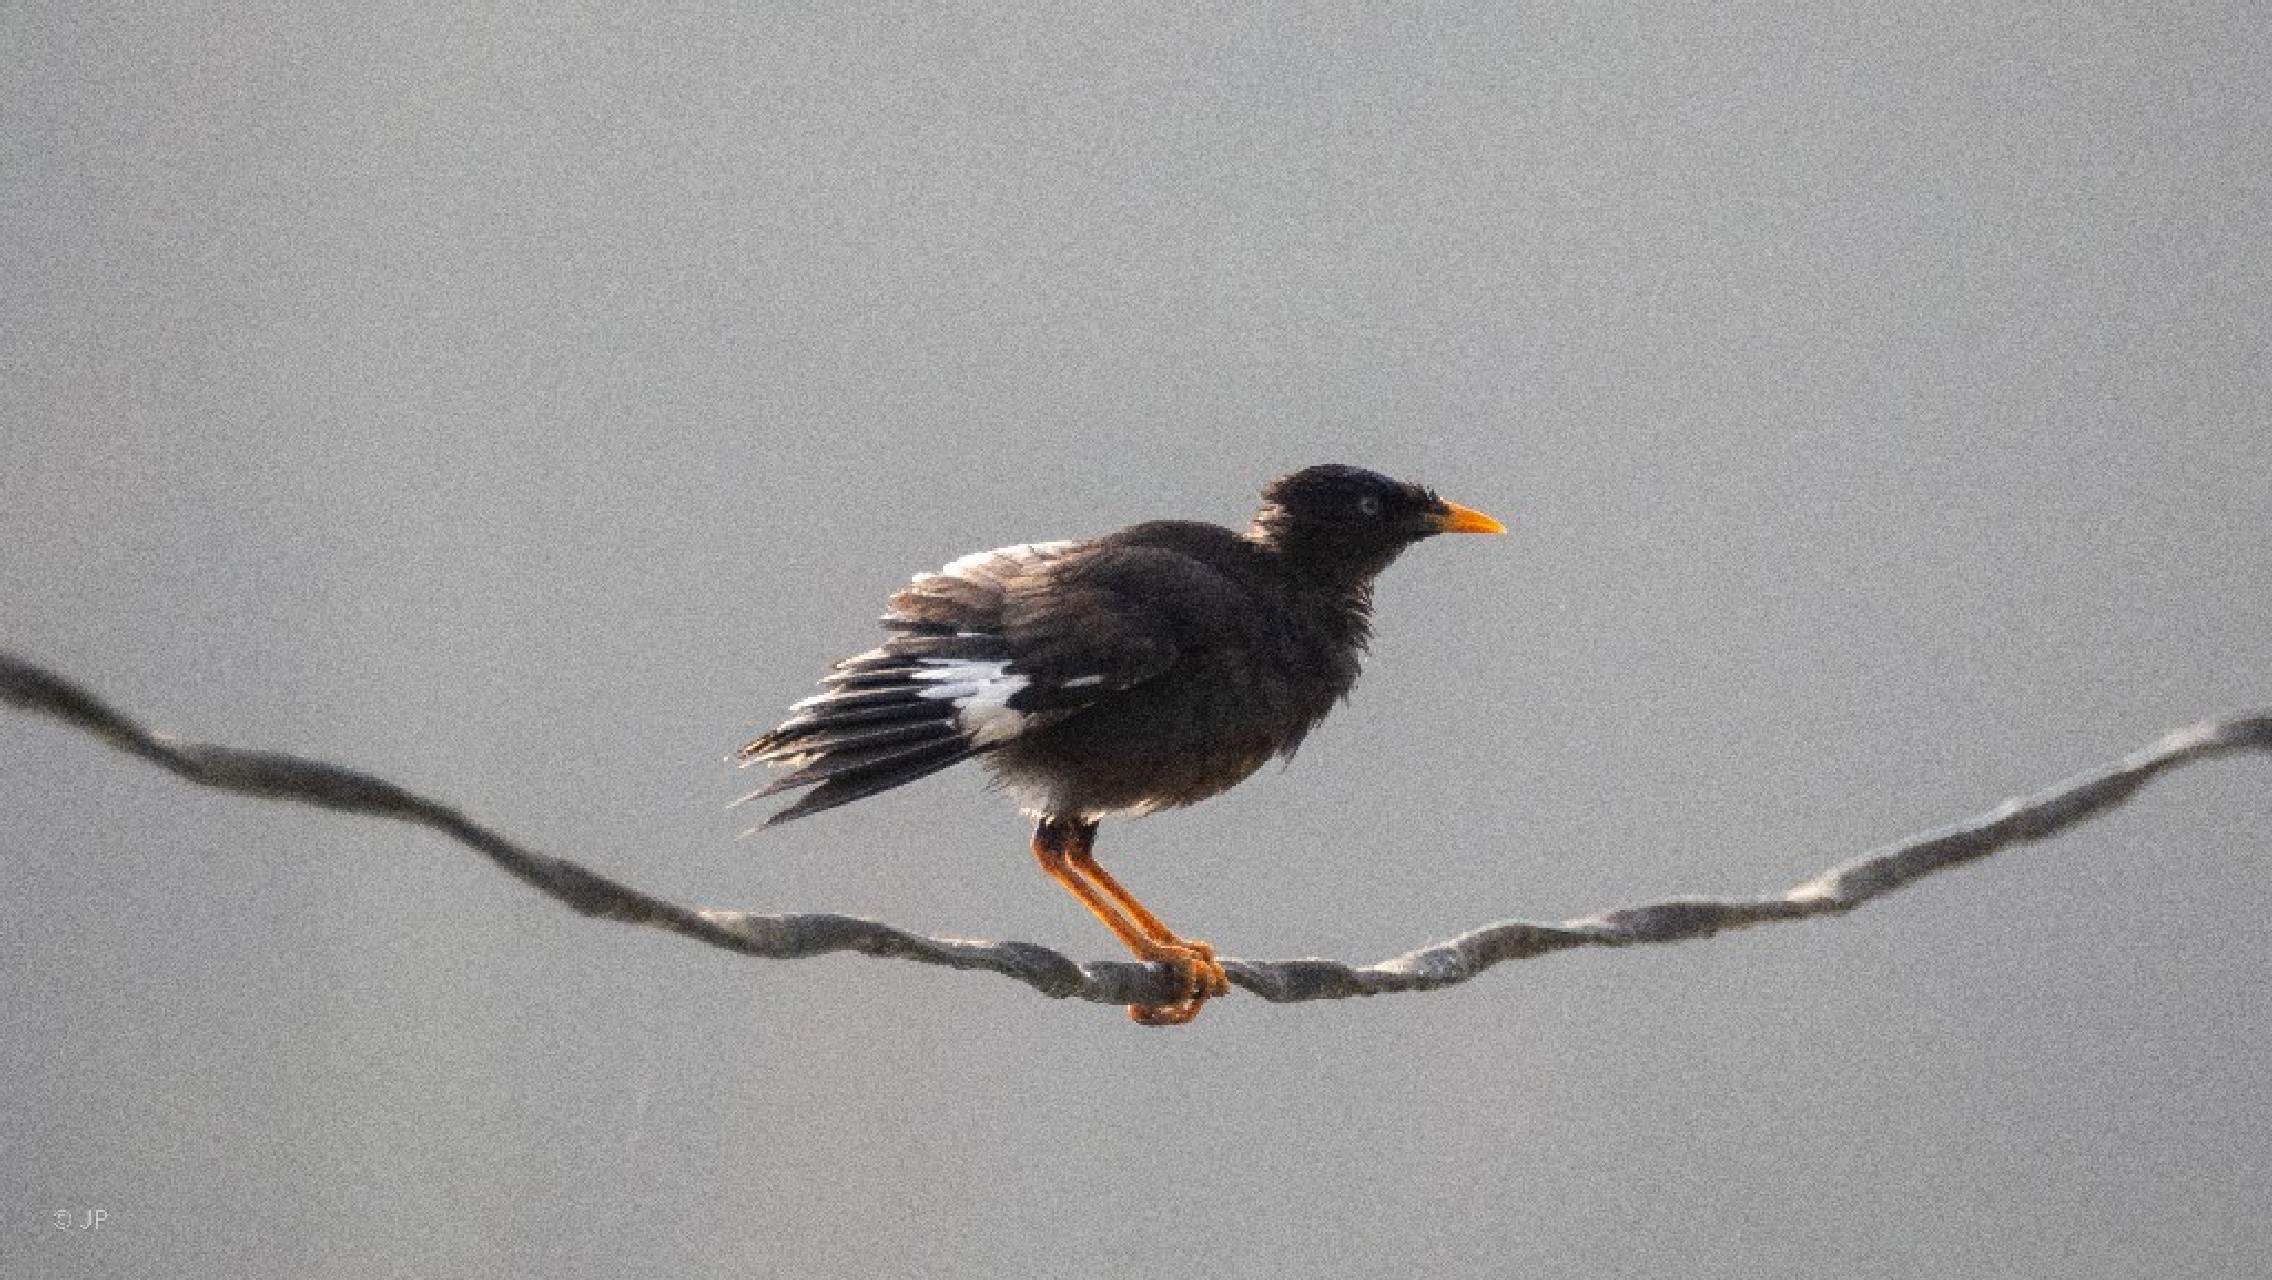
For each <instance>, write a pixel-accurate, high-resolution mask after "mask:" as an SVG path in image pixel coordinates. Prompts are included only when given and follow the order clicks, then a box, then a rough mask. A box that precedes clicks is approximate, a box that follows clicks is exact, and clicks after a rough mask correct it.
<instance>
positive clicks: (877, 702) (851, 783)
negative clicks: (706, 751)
mask: <svg viewBox="0 0 2272 1280" xmlns="http://www.w3.org/2000/svg"><path fill="white" fill-rule="evenodd" d="M1008 660H1009V655H1008V653H1007V652H1006V651H1005V650H1004V648H1003V644H1002V640H1001V637H999V636H991V635H981V634H975V633H971V632H946V631H944V629H943V628H939V629H934V628H927V627H919V628H913V629H910V630H909V631H908V632H907V633H905V634H902V635H898V636H894V637H893V638H892V639H891V641H890V642H889V643H887V644H885V645H883V646H882V647H881V648H876V649H870V650H869V651H868V652H866V653H863V654H860V655H858V656H857V657H852V658H846V659H845V660H843V661H842V662H839V663H837V664H836V669H835V670H834V671H833V672H831V673H830V674H829V676H828V678H827V679H825V680H824V681H822V684H823V685H824V686H825V687H824V688H823V690H822V691H821V692H820V693H817V694H815V695H813V696H812V697H810V698H807V699H805V700H804V701H802V702H799V703H797V704H796V705H795V706H793V707H791V708H790V711H791V713H792V714H791V715H790V717H789V719H787V720H785V721H783V722H782V723H781V724H780V725H779V726H778V727H777V728H775V729H773V730H772V731H771V732H769V733H767V734H765V735H764V736H762V737H760V738H758V739H756V740H755V741H753V742H751V743H750V744H749V745H748V746H745V747H743V748H742V749H741V751H740V752H738V753H737V755H736V758H737V759H738V760H739V761H740V762H741V763H742V764H744V765H748V764H767V765H772V766H775V767H777V768H786V769H789V770H791V772H789V773H787V774H784V775H783V776H781V777H779V778H776V779H774V780H773V781H772V782H770V783H767V784H766V785H765V786H762V787H759V788H758V789H757V790H755V791H752V792H750V793H749V794H748V795H745V796H743V797H742V798H741V799H740V800H737V801H735V802H734V803H735V804H743V803H747V802H749V801H752V800H761V799H764V798H766V797H768V796H774V795H779V794H780V793H782V792H784V791H794V790H797V789H799V788H801V787H810V788H812V790H811V791H810V792H808V793H807V794H806V795H804V796H802V797H800V798H799V799H798V800H797V802H796V803H795V804H792V805H790V806H789V807H788V808H786V809H783V810H781V811H780V812H779V813H776V814H774V815H773V816H772V817H770V818H767V819H766V820H765V823H764V825H766V826H769V827H770V826H773V825H774V824H776V823H781V822H787V821H789V820H790V819H792V818H802V817H805V816H807V815H808V814H815V813H819V812H821V811H822V810H824V809H833V808H835V807H836V806H838V805H840V804H849V803H851V802H852V801H854V800H859V799H862V798H865V797H867V796H872V795H874V794H876V793H877V792H879V791H889V790H890V789H891V788H893V787H897V786H903V785H905V784H907V783H910V782H913V781H915V780H916V779H917V778H922V777H926V776H928V775H930V774H934V773H937V772H938V771H939V770H941V769H944V768H946V767H948V766H949V765H953V764H956V763H959V762H960V761H963V760H967V759H969V758H970V757H972V756H974V755H977V754H978V753H979V752H981V751H983V750H985V749H986V746H987V745H988V744H987V743H986V742H984V741H982V740H981V737H982V735H980V734H975V733H973V731H972V721H971V717H969V716H968V715H965V714H964V713H963V707H964V706H965V705H966V704H967V703H968V702H969V701H970V699H969V697H968V693H967V691H968V689H969V688H970V687H971V686H972V684H973V683H974V682H978V683H983V682H984V681H985V680H986V679H987V678H989V677H994V678H999V677H1000V675H1001V672H1002V671H1003V669H1004V668H1005V667H1006V666H1007V665H1008Z"/></svg>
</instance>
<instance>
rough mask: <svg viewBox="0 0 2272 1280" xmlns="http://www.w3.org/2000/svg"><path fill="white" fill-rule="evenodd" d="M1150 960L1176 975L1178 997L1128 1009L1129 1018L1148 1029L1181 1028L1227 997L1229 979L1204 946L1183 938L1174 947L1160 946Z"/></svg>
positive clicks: (1213, 954) (1229, 987)
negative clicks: (1214, 1001) (1212, 1002)
mask: <svg viewBox="0 0 2272 1280" xmlns="http://www.w3.org/2000/svg"><path fill="white" fill-rule="evenodd" d="M1151 958H1152V959H1154V960H1157V961H1159V962H1160V963H1162V964H1165V965H1167V966H1168V967H1169V968H1170V969H1172V970H1174V971H1175V976H1176V986H1177V990H1178V995H1177V996H1176V998H1175V1000H1174V1001H1173V1002H1171V1003H1169V1004H1132V1005H1130V1006H1128V1016H1129V1017H1130V1018H1132V1019H1134V1020H1135V1021H1137V1022H1139V1023H1142V1024H1143V1025H1145V1026H1147V1027H1180V1026H1182V1025H1183V1024H1184V1023H1187V1022H1189V1021H1191V1020H1192V1019H1193V1018H1196V1017H1198V1016H1199V1010H1200V1007H1201V1006H1203V1005H1205V1004H1206V1003H1207V1002H1208V1001H1209V1000H1211V999H1213V998H1215V997H1216V996H1223V995H1229V994H1230V991H1231V978H1230V975H1229V974H1228V973H1225V972H1224V971H1223V964H1222V961H1220V960H1217V959H1216V958H1215V948H1213V947H1211V946H1209V945H1207V944H1206V943H1204V942H1196V941H1193V940H1191V939H1188V938H1185V939H1179V940H1178V942H1177V943H1176V944H1174V945H1170V944H1166V943H1162V944H1159V949H1158V952H1157V954H1155V955H1154V956H1152V957H1151Z"/></svg>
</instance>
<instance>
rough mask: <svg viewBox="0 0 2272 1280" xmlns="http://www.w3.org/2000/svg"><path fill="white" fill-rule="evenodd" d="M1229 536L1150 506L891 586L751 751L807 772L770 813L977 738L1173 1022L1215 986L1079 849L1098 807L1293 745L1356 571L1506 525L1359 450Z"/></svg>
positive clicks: (1196, 950) (1201, 961) (1153, 1016)
mask: <svg viewBox="0 0 2272 1280" xmlns="http://www.w3.org/2000/svg"><path fill="white" fill-rule="evenodd" d="M1262 497H1263V506H1262V510H1261V511H1260V513H1259V514H1257V515H1256V516H1255V518H1254V522H1253V523H1252V524H1251V525H1249V526H1247V528H1246V530H1245V531H1244V532H1233V531H1232V530H1229V529H1225V528H1223V527H1221V526H1219V525H1212V524H1200V523H1196V522H1191V521H1180V520H1162V521H1154V522H1150V523H1146V524H1139V525H1135V526H1132V527H1130V528H1127V529H1122V530H1121V531H1119V532H1118V533H1110V534H1106V535H1105V536H1103V537H1101V538H1092V539H1090V540H1088V541H1085V542H1037V543H1030V544H1027V545H1023V546H1015V547H1004V548H1002V549H1001V550H998V551H983V552H979V553H977V554H975V555H968V556H964V557H963V558H961V559H960V560H956V561H954V562H953V563H951V564H949V565H947V566H946V567H945V568H943V569H940V570H938V571H937V572H935V573H925V574H919V575H917V576H916V578H915V579H914V581H912V582H910V583H909V584H908V585H907V586H905V587H902V588H900V590H899V591H898V592H897V593H896V594H894V595H893V596H892V597H891V601H890V612H888V613H886V614H885V615H884V617H883V625H884V628H885V629H886V630H887V631H889V632H890V633H891V636H890V638H889V639H888V640H886V641H885V642H884V643H883V644H882V645H880V646H879V647H877V648H874V649H870V650H868V651H867V652H866V653H863V654H859V655H858V656H856V657H851V658H846V659H844V660H843V661H841V662H839V663H837V664H836V667H835V669H834V671H833V672H832V673H831V674H829V675H828V676H827V678H826V679H824V680H823V681H822V684H823V686H824V687H823V690H822V692H820V693H818V694H816V695H814V696H812V697H810V698H807V699H805V700H804V701H802V702H799V703H797V704H796V705H795V706H793V707H791V708H790V711H791V713H792V714H791V715H790V717H789V719H787V720H785V721H783V722H782V723H781V725H780V726H779V727H778V728H776V729H774V730H772V731H771V732H770V733H767V734H765V735H764V736H763V737H760V738H758V739H757V740H756V741H754V742H752V743H750V744H749V745H748V746H746V747H743V748H742V750H741V753H740V759H741V761H742V763H743V764H745V765H746V764H750V763H764V764H768V765H775V766H780V767H785V768H788V769H790V770H791V772H790V773H788V774H786V775H784V776H782V777H780V778H778V779H776V780H775V781H774V782H772V783H771V784H770V785H768V786H765V787H763V788H760V789H759V790H757V791H754V792H751V793H750V794H749V795H747V796H744V797H743V799H744V800H754V799H758V798H760V797H763V796H770V795H774V794H777V793H779V792H783V791H793V790H798V789H801V788H809V790H806V792H805V794H804V795H803V796H802V797H800V798H799V799H798V800H797V802H796V803H794V804H792V805H790V806H789V807H787V808H785V809H783V810H781V811H780V812H779V813H776V814H774V815H773V817H772V818H771V819H770V820H768V821H767V823H766V824H765V825H767V826H771V825H773V824H774V823H780V822H787V821H788V820H790V819H792V818H802V817H805V816H807V815H809V814H814V813H819V812H820V811H822V810H823V809H832V808H835V807H836V806H837V805H840V804H846V803H849V802H851V801H854V800H859V799H863V798H865V797H867V796H872V795H874V794H876V793H877V792H879V791H885V790H888V789H890V788H892V787H897V786H900V785H902V784H904V783H909V782H913V781H914V780H916V779H917V778H921V777H923V776H925V775H927V774H931V773H936V772H937V771H939V770H941V769H944V768H946V767H947V766H949V765H952V764H955V763H957V762H959V761H962V760H966V759H969V758H971V757H973V756H975V757H977V758H979V759H980V760H982V761H983V762H984V763H985V764H986V766H987V767H988V768H989V769H990V770H991V771H992V772H993V774H994V777H995V778H996V779H997V780H998V781H999V782H1000V783H1001V784H1002V785H1003V786H1005V787H1006V788H1007V789H1008V790H1009V791H1010V792H1011V793H1012V794H1013V795H1015V796H1016V797H1017V798H1018V799H1019V800H1020V801H1021V802H1022V803H1023V805H1024V806H1025V808H1026V810H1027V812H1028V813H1030V814H1031V815H1032V816H1033V817H1034V818H1035V819H1036V825H1035V827H1034V834H1033V852H1034V856H1035V857H1036V858H1038V859H1040V861H1041V866H1042V869H1043V870H1044V871H1046V872H1048V873H1049V875H1050V877H1051V878H1052V879H1054V880H1056V881H1057V883H1058V884H1060V885H1063V886H1064V887H1065V888H1066V889H1067V890H1068V891H1069V892H1071V893H1072V895H1073V896H1074V897H1075V898H1077V899H1079V900H1080V902H1081V905H1083V906H1085V907H1087V908H1088V909H1089V910H1090V911H1092V912H1094V913H1095V914H1096V917H1097V918H1098V919H1099V920H1102V921H1103V922H1104V923H1105V925H1106V927H1107V928H1110V929H1111V930H1112V931H1113V933H1114V934H1115V935H1117V936H1118V937H1119V939H1120V940H1121V942H1123V943H1125V944H1126V945H1127V947H1128V949H1129V950H1130V951H1133V952H1135V953H1136V955H1137V956H1138V957H1140V958H1142V959H1144V960H1147V961H1160V962H1163V963H1165V964H1167V965H1168V966H1169V967H1170V968H1172V969H1173V970H1174V971H1175V973H1176V976H1177V978H1178V996H1177V998H1176V999H1175V1000H1174V1001H1172V1002H1171V1003H1168V1004H1164V1005H1135V1006H1132V1007H1131V1008H1130V1009H1129V1014H1130V1016H1131V1017H1133V1018H1135V1019H1136V1020H1137V1021H1138V1022H1143V1023H1148V1024H1153V1025H1173V1024H1177V1023H1184V1022H1189V1021H1190V1020H1191V1019H1192V1018H1194V1017H1196V1016H1198V1013H1199V1010H1200V1007H1201V1005H1203V1004H1204V1003H1205V1002H1206V1001H1207V999H1208V998H1209V997H1211V996H1219V995H1222V994H1224V993H1225V992H1226V991H1228V990H1229V989H1230V984H1229V980H1228V979H1227V978H1226V977H1225V975H1224V972H1223V966H1222V965H1221V964H1220V963H1219V962H1218V961H1217V960H1216V959H1215V953H1214V949H1213V948H1211V947H1210V946H1208V945H1207V944H1206V943H1204V942H1199V941H1195V940H1192V939H1187V938H1180V937H1177V936H1176V934H1175V933H1174V932H1173V931H1172V930H1170V929H1169V928H1168V927H1167V926H1166V925H1165V924H1163V923H1161V922H1160V919H1159V917H1158V916H1155V915H1153V914H1152V913H1151V912H1150V911H1148V910H1146V909H1145V908H1144V906H1143V904H1142V903H1139V902H1138V901H1137V900H1136V899H1135V897H1134V896H1133V895H1131V894H1130V893H1129V892H1128V891H1127V890H1126V889H1123V888H1121V887H1120V884H1119V882H1117V881H1115V880H1114V879H1113V878H1112V877H1111V876H1110V875H1107V874H1106V873H1105V870H1104V868H1103V867H1100V866H1098V865H1097V862H1096V856H1095V853H1094V844H1095V840H1096V832H1097V822H1098V819H1100V818H1102V817H1104V816H1105V815H1107V814H1115V813H1138V814H1140V813H1149V812H1152V811H1154V810H1158V809H1166V808H1172V807H1174V806H1177V805H1186V804H1191V803H1193V802H1195V801H1199V800H1204V799H1206V798H1207V797H1209V796H1212V795H1215V794H1216V793H1218V792H1220V791H1223V790H1225V789H1227V788H1229V787H1231V786H1234V785H1236V784H1237V783H1239V782H1240V781H1242V780H1243V779H1245V778H1246V777H1247V776H1248V775H1249V774H1252V773H1253V772H1254V771H1255V770H1257V769H1259V768H1261V767H1262V765H1263V763H1264V762H1265V761H1267V760H1269V759H1270V758H1271V757H1272V756H1283V755H1291V754H1292V753H1293V750H1294V748H1295V747H1296V746H1297V745H1299V744H1300V743H1301V741H1302V737H1303V735H1305V734H1307V733H1308V732H1309V731H1310V729H1311V727H1312V726H1314V725H1316V724H1317V722H1318V721H1319V720H1321V719H1323V718H1324V716H1325V714H1326V712H1328V711H1330V710H1332V709H1333V704H1334V703H1335V702H1337V701H1339V700H1340V699H1341V698H1343V697H1344V696H1346V695H1347V694H1348V692H1349V689H1350V686H1351V685H1352V684H1354V683H1355V682H1356V679H1357V669H1358V660H1359V658H1360V657H1361V656H1362V654H1363V653H1364V649H1365V642H1366V638H1367V636H1368V633H1369V620H1370V615H1371V612H1372V603H1373V592H1372V583H1373V579H1374V577H1375V576H1377V575H1378V574H1379V573H1380V572H1381V570H1383V569H1386V568H1387V567H1388V566H1389V562H1390V561H1392V560H1394V559H1396V557H1397V555H1398V554H1399V553H1400V552H1402V551H1403V550H1404V549H1405V548H1406V547H1408V546H1411V545H1412V544H1413V543H1415V542H1418V541H1420V540H1421V539H1422V538H1426V537H1429V536H1431V535H1433V534H1438V533H1503V532H1505V526H1503V525H1501V524H1500V523H1499V522H1498V521H1496V520H1493V519H1492V518H1491V517H1489V516H1486V515H1484V514H1482V513H1481V512H1478V511H1472V510H1469V509H1468V508H1466V507H1462V506H1459V505H1457V504H1455V503H1450V502H1446V501H1444V500H1443V499H1441V498H1438V497H1437V496H1436V495H1435V494H1434V493H1432V492H1430V491H1429V490H1427V489H1424V488H1421V487H1420V486H1418V485H1413V484H1403V483H1400V482H1398V481H1395V480H1391V479H1389V478H1388V477H1386V476H1382V475H1378V474H1375V473H1374V472H1371V471H1366V470H1362V469H1360V468H1357V467H1347V466H1320V467H1311V468H1309V469H1307V470H1304V471H1297V472H1295V473H1294V474H1292V475H1289V476H1286V477H1283V478H1282V479H1279V480H1277V481H1275V482H1273V483H1272V484H1271V485H1270V486H1269V487H1268V488H1266V489H1264V490H1263V492H1262Z"/></svg>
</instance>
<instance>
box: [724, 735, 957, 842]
mask: <svg viewBox="0 0 2272 1280" xmlns="http://www.w3.org/2000/svg"><path fill="white" fill-rule="evenodd" d="M977 753H978V749H977V748H976V747H973V746H971V745H970V744H968V743H966V742H964V741H962V740H960V739H959V738H958V739H951V740H949V741H945V742H940V743H935V744H932V745H929V746H924V747H919V748H917V749H915V750H912V751H905V752H900V753H898V754H894V755H887V756H884V757H882V758H880V759H876V760H873V761H871V762H869V763H866V764H862V765H857V766H854V767H851V768H847V769H843V770H840V771H837V772H834V773H831V774H829V775H826V776H825V778H809V779H805V780H804V781H798V780H797V778H798V777H800V776H801V775H802V774H803V773H804V770H799V771H798V774H797V775H792V776H791V777H788V778H783V779H781V780H779V781H777V782H775V783H773V784H772V785H770V786H768V787H766V788H765V789H764V790H762V791H759V792H757V793H756V794H757V795H761V796H762V795H771V794H774V793H776V792H779V791H782V790H787V789H790V788H793V787H800V786H807V785H811V784H812V783H815V782H817V783H819V785H818V786H814V787H813V789H812V790H811V791H809V792H806V793H805V794H804V795H803V796H801V797H799V798H798V800H797V802H796V803H795V804H793V805H790V806H789V807H788V808H786V809H783V810H782V811H781V812H779V813H776V814H774V815H773V816H772V817H770V818H767V819H766V820H765V823H764V825H766V826H768V827H771V826H777V825H779V824H781V823H784V822H788V821H791V820H792V819H796V818H803V817H809V816H810V815H812V814H816V813H819V812H821V811H822V810H825V809H833V808H835V807H836V806H838V805H840V804H850V803H851V802H853V801H854V800H863V799H866V798H867V797H869V796H872V795H874V794H876V793H877V792H879V791H889V790H891V789H892V788H893V787H897V786H903V785H905V784H907V783H910V782H913V781H915V780H916V779H917V778H924V777H929V776H930V775H931V774H934V773H937V772H938V771H939V770H941V769H944V768H947V767H948V766H949V765H954V764H959V763H961V762H962V761H964V760H967V759H969V758H970V757H971V756H973V755H976V754H977Z"/></svg>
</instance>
